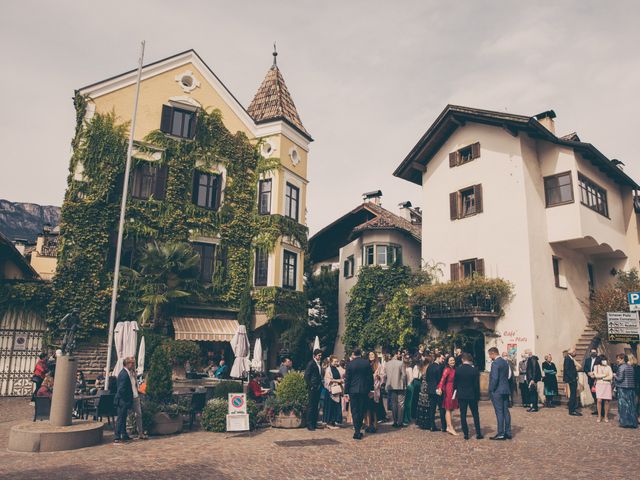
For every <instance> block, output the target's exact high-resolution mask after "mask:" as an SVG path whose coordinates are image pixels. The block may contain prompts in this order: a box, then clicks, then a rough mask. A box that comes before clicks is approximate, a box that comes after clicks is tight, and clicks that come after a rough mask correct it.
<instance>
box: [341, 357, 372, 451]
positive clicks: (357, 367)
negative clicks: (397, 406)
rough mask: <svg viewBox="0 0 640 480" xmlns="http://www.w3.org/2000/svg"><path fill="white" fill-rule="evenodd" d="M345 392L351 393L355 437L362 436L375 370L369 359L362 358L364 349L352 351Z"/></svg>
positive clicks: (346, 374)
mask: <svg viewBox="0 0 640 480" xmlns="http://www.w3.org/2000/svg"><path fill="white" fill-rule="evenodd" d="M344 392H345V393H346V394H347V395H349V408H350V409H351V417H352V418H353V429H354V434H353V438H354V439H356V440H360V439H361V438H362V432H361V430H362V419H363V418H364V412H365V411H366V409H367V402H368V399H369V398H370V397H372V396H373V370H372V369H371V364H370V363H369V361H368V360H366V359H364V358H362V351H361V350H360V349H359V348H356V349H354V350H353V352H352V353H351V361H350V362H349V363H348V364H347V368H346V370H345V379H344Z"/></svg>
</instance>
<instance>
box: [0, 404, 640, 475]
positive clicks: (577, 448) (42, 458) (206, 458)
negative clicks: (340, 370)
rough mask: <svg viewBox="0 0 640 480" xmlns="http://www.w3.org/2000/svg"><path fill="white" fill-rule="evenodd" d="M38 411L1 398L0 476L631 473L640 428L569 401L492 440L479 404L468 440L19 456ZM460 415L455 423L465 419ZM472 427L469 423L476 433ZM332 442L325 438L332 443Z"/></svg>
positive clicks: (278, 433)
mask: <svg viewBox="0 0 640 480" xmlns="http://www.w3.org/2000/svg"><path fill="white" fill-rule="evenodd" d="M31 412H32V407H29V406H28V404H27V401H26V400H24V399H0V478H2V479H5V478H6V479H13V480H18V479H35V478H46V479H47V480H57V479H65V480H71V479H82V480H86V479H88V478H100V479H129V478H135V479H153V480H161V479H171V480H177V479H190V478H202V479H252V480H257V479H274V478H277V479H308V478H331V479H342V478H362V479H392V478H393V479H399V478H416V477H421V478H442V479H444V478H446V479H466V478H475V479H482V478H495V479H516V478H522V479H527V480H529V479H553V478H562V479H582V478H584V479H593V478H610V479H620V478H634V476H635V475H637V468H638V464H639V462H640V450H639V449H638V441H639V440H640V431H638V430H629V429H623V428H620V427H618V423H617V419H612V420H611V422H610V423H609V424H605V423H601V424H598V423H596V420H595V417H593V416H591V415H590V414H589V413H590V411H588V410H586V409H585V412H584V413H585V415H584V416H583V417H569V416H568V415H567V410H566V409H565V408H563V407H558V408H555V409H541V410H540V412H538V413H527V412H526V411H525V410H524V409H523V408H521V407H514V408H513V409H512V417H513V425H514V429H513V430H514V435H515V438H514V440H512V441H510V442H493V441H490V440H489V439H488V437H489V436H490V435H492V434H493V433H495V419H494V415H493V411H492V408H491V405H490V403H489V402H481V408H480V419H481V422H482V426H483V433H484V435H485V437H486V438H485V439H484V440H480V441H478V440H475V439H473V438H472V439H471V440H469V441H465V440H464V439H463V438H462V435H459V436H457V437H452V436H451V435H449V434H445V433H441V432H434V433H431V432H424V431H422V430H419V429H417V428H416V427H415V426H413V425H412V426H410V427H408V428H405V429H402V430H394V429H392V428H391V426H390V425H382V426H381V428H380V429H379V432H378V433H377V434H375V435H368V436H366V437H365V439H364V440H362V441H360V442H356V441H355V440H353V439H352V438H351V435H352V430H351V429H349V428H343V429H339V430H327V429H322V430H317V431H315V432H309V431H307V430H306V429H299V430H276V429H270V428H269V429H262V430H258V431H256V432H252V433H251V434H244V433H243V434H221V433H209V432H204V431H195V430H194V431H193V432H186V433H182V434H180V435H175V436H169V437H155V438H151V439H150V440H148V441H134V442H132V443H131V444H128V445H113V444H112V443H111V439H112V432H111V430H106V432H105V441H104V444H103V445H100V446H98V447H92V448H87V449H81V450H75V451H69V452H59V453H40V454H30V453H13V452H9V451H7V449H6V446H7V442H8V435H9V429H10V427H11V426H12V425H14V424H16V423H19V422H21V421H24V419H26V418H28V417H29V415H30V414H31ZM457 420H458V419H457V418H456V428H457V429H458V430H459V422H458V421H457ZM472 431H473V430H472ZM311 439H325V440H326V439H332V440H335V441H336V442H338V443H335V444H328V445H323V446H320V447H318V446H303V447H300V446H286V447H285V446H279V445H277V444H276V443H275V442H289V441H296V440H311ZM327 443H329V442H327Z"/></svg>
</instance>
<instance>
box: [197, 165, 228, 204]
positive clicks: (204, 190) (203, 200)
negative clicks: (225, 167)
mask: <svg viewBox="0 0 640 480" xmlns="http://www.w3.org/2000/svg"><path fill="white" fill-rule="evenodd" d="M221 194H222V175H220V174H217V173H204V172H199V171H197V170H196V171H195V172H194V174H193V192H192V201H193V203H194V204H195V205H197V206H199V207H203V208H206V209H207V210H218V208H220V197H221Z"/></svg>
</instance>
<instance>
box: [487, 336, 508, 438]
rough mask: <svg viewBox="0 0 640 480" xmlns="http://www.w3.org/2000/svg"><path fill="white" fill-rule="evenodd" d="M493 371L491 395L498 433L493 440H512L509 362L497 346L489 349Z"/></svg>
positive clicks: (490, 385)
mask: <svg viewBox="0 0 640 480" xmlns="http://www.w3.org/2000/svg"><path fill="white" fill-rule="evenodd" d="M489 357H490V358H491V361H492V363H491V373H490V374H489V396H490V397H491V403H493V408H494V410H495V411H496V419H497V421H498V433H497V434H496V435H494V436H493V437H491V440H510V439H511V438H512V437H511V413H510V412H509V393H510V392H511V390H510V388H509V364H508V363H507V361H506V360H505V359H504V358H502V357H501V356H500V352H499V351H498V349H497V348H496V347H491V348H490V349H489Z"/></svg>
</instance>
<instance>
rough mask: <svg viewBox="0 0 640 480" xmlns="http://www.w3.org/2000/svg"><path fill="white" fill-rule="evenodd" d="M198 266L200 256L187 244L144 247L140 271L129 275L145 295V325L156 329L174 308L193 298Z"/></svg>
mask: <svg viewBox="0 0 640 480" xmlns="http://www.w3.org/2000/svg"><path fill="white" fill-rule="evenodd" d="M199 265H200V257H199V255H198V254H197V253H196V252H194V251H193V249H192V248H191V246H190V245H189V244H188V243H186V242H167V243H157V242H155V241H153V242H151V243H148V244H147V245H146V246H145V248H144V250H143V252H142V256H141V258H140V268H139V271H134V270H130V271H129V272H130V274H131V275H132V276H133V277H134V278H135V279H136V281H137V282H138V285H139V287H140V291H141V293H142V295H141V296H140V302H141V303H142V304H143V305H144V310H143V311H142V323H143V324H146V323H147V322H148V321H149V320H150V319H151V322H152V324H153V325H154V326H158V325H160V323H161V321H162V320H163V319H164V314H165V313H166V312H167V311H168V310H169V309H170V308H171V307H172V306H173V304H175V303H176V302H178V301H180V300H181V299H182V300H184V299H185V298H187V297H190V296H192V295H193V294H194V292H195V291H196V289H197V288H198V287H197V280H198V275H199Z"/></svg>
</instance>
